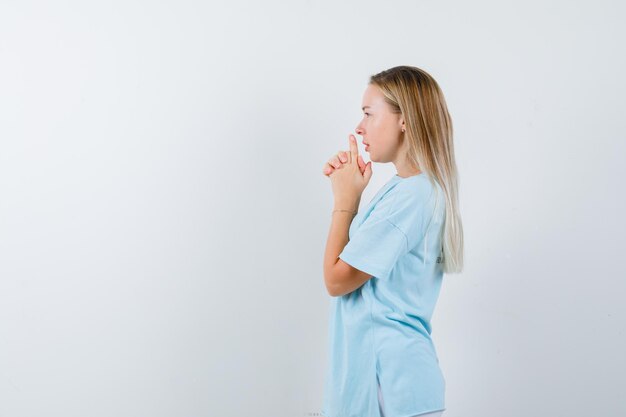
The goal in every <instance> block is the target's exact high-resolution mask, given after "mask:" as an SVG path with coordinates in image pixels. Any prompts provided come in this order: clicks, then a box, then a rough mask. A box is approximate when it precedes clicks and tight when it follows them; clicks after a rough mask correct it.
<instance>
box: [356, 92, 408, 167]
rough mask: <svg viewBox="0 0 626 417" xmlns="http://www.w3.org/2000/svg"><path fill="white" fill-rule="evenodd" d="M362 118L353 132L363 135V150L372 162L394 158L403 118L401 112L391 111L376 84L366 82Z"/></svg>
mask: <svg viewBox="0 0 626 417" xmlns="http://www.w3.org/2000/svg"><path fill="white" fill-rule="evenodd" d="M362 106H363V108H362V110H363V119H361V121H360V122H359V124H358V125H357V127H356V130H355V132H356V133H357V135H361V136H362V137H363V144H364V145H366V147H365V151H366V152H368V153H369V154H370V160H372V161H374V162H391V161H394V160H395V159H396V156H397V154H398V150H399V149H400V145H401V137H402V129H403V127H404V125H403V123H404V120H403V118H402V115H401V114H399V113H398V114H395V113H392V112H391V109H390V106H389V105H388V104H387V103H386V102H385V96H384V95H383V93H382V91H381V90H380V88H379V87H378V86H375V85H373V84H368V86H367V89H366V90H365V94H364V95H363V104H362Z"/></svg>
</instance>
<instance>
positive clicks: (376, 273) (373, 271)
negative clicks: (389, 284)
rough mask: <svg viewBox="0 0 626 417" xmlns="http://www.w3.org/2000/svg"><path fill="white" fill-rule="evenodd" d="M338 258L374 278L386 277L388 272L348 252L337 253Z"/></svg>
mask: <svg viewBox="0 0 626 417" xmlns="http://www.w3.org/2000/svg"><path fill="white" fill-rule="evenodd" d="M339 258H340V259H341V260H343V261H345V262H346V263H347V264H349V265H350V266H352V267H354V268H356V269H358V270H360V271H363V272H365V273H367V274H370V275H371V276H373V277H375V278H387V276H388V275H389V273H387V272H383V271H382V270H380V269H378V268H376V267H374V266H372V265H368V264H367V263H365V262H362V261H361V260H360V259H357V258H354V257H352V254H349V253H342V254H340V255H339Z"/></svg>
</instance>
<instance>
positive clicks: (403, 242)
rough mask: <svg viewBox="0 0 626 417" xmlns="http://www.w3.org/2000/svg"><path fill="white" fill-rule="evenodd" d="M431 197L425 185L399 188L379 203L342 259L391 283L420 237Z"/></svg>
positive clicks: (400, 185)
mask: <svg viewBox="0 0 626 417" xmlns="http://www.w3.org/2000/svg"><path fill="white" fill-rule="evenodd" d="M430 194H431V188H430V187H429V185H428V184H427V183H426V182H422V183H419V184H417V186H416V185H415V184H413V185H410V184H409V183H406V184H398V185H397V186H396V187H395V188H394V189H393V190H391V191H390V193H389V195H385V196H383V197H382V198H381V199H380V200H379V201H378V203H376V206H375V207H374V208H373V209H372V211H371V213H370V214H369V215H368V217H367V218H366V219H365V220H364V222H363V223H362V224H361V225H360V226H359V227H358V228H357V229H356V231H355V233H354V234H353V235H352V236H351V238H350V240H349V241H348V243H347V245H346V246H345V247H344V249H343V251H342V252H341V253H340V254H339V258H340V259H342V260H343V261H344V262H346V263H348V264H350V265H351V266H353V267H354V268H356V269H358V270H361V271H363V272H366V273H368V274H370V275H372V276H374V277H377V278H380V279H383V280H386V279H388V278H389V276H390V274H391V271H392V270H393V269H394V267H395V266H396V263H397V262H398V259H399V258H400V257H401V256H403V255H405V254H407V253H408V252H409V250H410V248H411V247H413V245H414V244H415V243H416V236H419V235H420V233H421V228H422V225H423V217H424V216H423V214H424V213H423V212H424V206H425V203H426V201H427V200H428V199H429V197H430Z"/></svg>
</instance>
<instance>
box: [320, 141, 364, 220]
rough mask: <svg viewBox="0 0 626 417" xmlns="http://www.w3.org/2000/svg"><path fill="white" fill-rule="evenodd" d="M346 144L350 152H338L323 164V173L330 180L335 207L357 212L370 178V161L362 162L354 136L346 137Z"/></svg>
mask: <svg viewBox="0 0 626 417" xmlns="http://www.w3.org/2000/svg"><path fill="white" fill-rule="evenodd" d="M348 142H349V145H350V151H349V152H345V151H339V152H338V153H337V155H335V156H333V157H332V158H330V159H329V160H328V162H326V164H324V169H323V172H324V175H326V176H327V177H329V178H330V180H331V183H332V191H333V195H334V199H335V207H336V208H339V209H346V210H354V211H357V210H358V205H359V201H360V200H361V194H362V193H363V190H365V187H367V184H368V183H369V181H370V178H371V177H372V161H369V162H368V163H367V164H366V163H365V162H364V161H363V158H362V157H361V155H359V149H358V146H357V143H356V138H355V137H354V135H352V134H350V135H349V136H348Z"/></svg>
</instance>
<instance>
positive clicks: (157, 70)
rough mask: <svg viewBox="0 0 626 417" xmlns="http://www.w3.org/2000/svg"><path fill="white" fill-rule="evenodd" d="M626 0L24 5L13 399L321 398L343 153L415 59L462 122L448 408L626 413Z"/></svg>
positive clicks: (442, 328) (154, 408)
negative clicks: (365, 113) (327, 273)
mask: <svg viewBox="0 0 626 417" xmlns="http://www.w3.org/2000/svg"><path fill="white" fill-rule="evenodd" d="M624 12H625V6H624V5H623V3H622V2H618V1H594V2H591V1H588V2H583V1H573V2H572V1H553V2H546V1H523V2H521V1H517V2H502V1H491V2H489V1H473V2H467V1H454V2H441V1H389V2H380V1H363V0H360V1H336V2H330V1H323V2H319V1H312V0H309V1H282V2H278V1H273V2H268V1H263V2H260V1H246V2H241V1H235V0H230V1H228V2H226V1H224V2H201V1H196V2H190V1H180V0H178V1H129V0H124V1H106V2H104V1H102V2H86V1H82V2H81V1H73V2H69V1H56V2H43V1H42V2H29V1H3V2H2V3H1V4H0V416H2V417H26V416H59V417H61V416H62V417H74V416H77V417H78V416H80V417H84V416H90V417H92V416H93V417H96V416H115V417H131V416H133V417H134V416H150V417H160V416H176V417H183V416H190V417H191V416H221V417H231V416H233V417H235V416H237V417H242V416H262V417H265V416H277V417H304V416H315V415H319V414H316V413H319V412H320V410H321V404H322V393H323V383H324V379H323V378H324V369H325V366H326V360H327V352H326V351H325V348H326V340H327V339H326V337H327V323H328V318H329V309H328V307H329V305H330V304H329V303H330V300H331V298H330V296H329V295H328V294H327V293H326V289H325V286H324V283H323V275H322V260H323V254H324V246H325V243H326V238H327V233H328V228H329V225H330V217H331V214H330V212H331V209H332V192H331V187H330V181H329V179H328V178H326V177H325V176H323V175H322V165H323V163H324V162H325V161H326V160H327V159H328V158H329V157H330V156H331V155H332V154H334V153H335V152H337V151H338V150H339V149H347V148H348V134H349V133H351V132H354V128H355V126H356V125H357V123H358V121H359V120H360V118H361V111H360V107H361V100H362V95H363V92H364V90H365V87H366V85H367V81H368V77H369V76H370V75H372V74H374V73H377V72H379V71H381V70H383V69H386V68H389V67H392V66H396V65H414V66H418V67H420V68H422V69H424V70H426V71H427V72H429V73H430V74H431V75H432V76H433V77H434V78H435V79H436V80H437V81H438V82H439V84H440V86H441V88H442V89H443V91H444V94H445V96H446V99H447V103H448V106H449V110H450V113H451V115H452V118H453V123H454V133H455V139H454V140H455V152H456V158H457V165H458V168H459V173H460V204H461V206H460V208H461V216H462V220H463V226H464V232H465V270H464V271H463V273H462V274H457V275H447V276H445V277H444V285H443V287H442V292H441V295H440V298H439V303H438V305H437V308H436V310H435V314H434V318H433V339H434V341H435V345H436V347H437V351H438V355H439V358H440V366H441V367H442V370H443V372H444V375H445V378H446V381H447V391H446V406H447V410H446V412H445V413H444V415H445V416H446V417H466V416H493V417H496V416H508V417H517V416H528V415H535V416H538V415H541V416H568V417H573V416H589V415H602V416H618V415H624V414H625V413H626V400H625V399H624V395H623V391H624V386H625V385H626V376H625V375H626V363H625V359H624V351H626V335H625V334H624V324H625V322H626V314H625V309H624V303H623V302H624V295H625V293H626V284H625V281H624V280H625V278H626V274H625V273H624V266H623V265H624V263H623V259H624V250H625V249H626V238H625V232H626V227H625V226H626V222H625V220H624V216H623V213H624V211H625V210H626V204H625V198H624V184H623V181H624V177H625V175H626V168H625V162H624V158H625V156H626V144H625V136H626V117H625V114H624V111H625V108H626V106H625V100H624V97H625V93H626V82H625V81H624V74H625V73H626V65H625V58H624V52H623V51H624V42H623V41H624V39H625V38H626V33H625V32H626V31H625V29H624V25H623V22H624V18H625V17H626V16H625V13H624ZM358 139H360V137H358ZM359 149H360V152H363V153H364V150H363V146H362V145H361V144H360V142H359ZM364 159H365V160H366V161H368V160H369V158H368V157H367V154H365V153H364ZM373 168H374V177H373V178H372V180H371V182H370V185H369V186H368V188H367V189H366V191H365V193H364V195H363V198H362V200H361V203H362V205H363V204H366V203H367V202H368V201H369V199H370V198H371V197H372V196H373V195H374V193H375V192H376V191H377V189H378V188H379V187H380V186H381V185H382V184H383V183H384V182H386V180H387V179H388V178H389V177H390V176H391V175H393V174H394V173H395V169H394V167H393V166H392V165H391V164H388V165H380V164H375V165H374V167H373ZM333 417H334V416H333ZM364 417H369V416H364ZM392 417H395V416H392Z"/></svg>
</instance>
